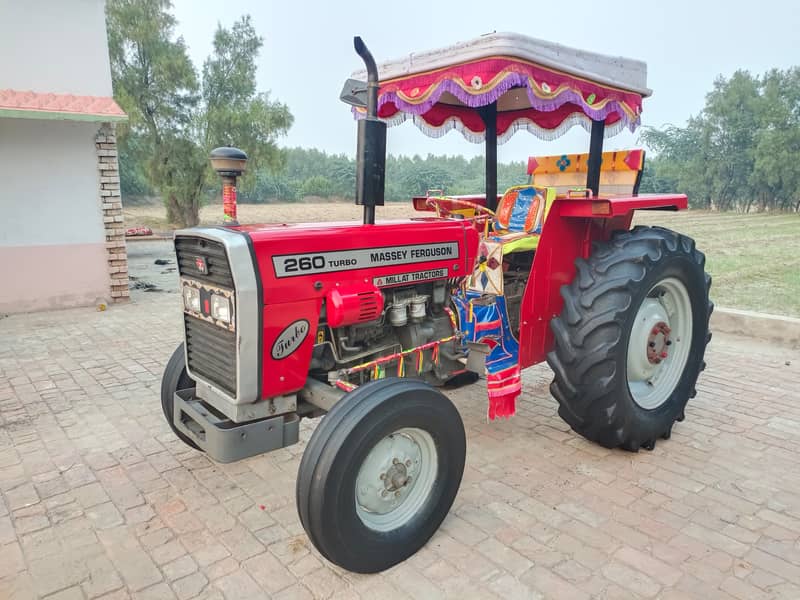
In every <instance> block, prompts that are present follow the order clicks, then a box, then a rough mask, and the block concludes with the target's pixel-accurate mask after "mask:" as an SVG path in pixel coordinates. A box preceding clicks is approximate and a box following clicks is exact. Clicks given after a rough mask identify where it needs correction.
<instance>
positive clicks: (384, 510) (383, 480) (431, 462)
mask: <svg viewBox="0 0 800 600" xmlns="http://www.w3.org/2000/svg"><path fill="white" fill-rule="evenodd" d="M438 470H439V461H438V453H437V451H436V444H435V442H434V440H433V437H432V436H431V434H430V433H428V432H427V431H425V430H423V429H419V428H416V427H406V428H403V429H399V430H397V431H395V432H393V433H391V434H389V435H387V436H386V437H384V438H383V439H381V440H380V441H379V442H378V443H377V444H375V446H373V447H372V449H371V450H370V452H369V454H367V456H366V458H365V459H364V462H362V463H361V467H360V468H359V471H358V476H357V477H356V489H355V502H356V514H357V515H358V517H359V519H361V522H362V523H364V525H366V526H367V527H368V528H370V529H372V530H375V531H391V530H393V529H398V528H400V527H402V526H404V525H405V524H407V523H408V522H409V521H411V520H412V519H413V518H414V516H415V515H416V514H418V513H419V511H420V510H421V509H422V507H423V506H424V505H425V504H426V503H427V502H428V500H429V498H430V495H431V493H432V491H433V484H434V482H435V481H436V476H437V474H438Z"/></svg>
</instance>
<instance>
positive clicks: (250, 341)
mask: <svg viewBox="0 0 800 600" xmlns="http://www.w3.org/2000/svg"><path fill="white" fill-rule="evenodd" d="M175 237H176V238H178V237H197V238H204V239H206V240H211V241H215V242H219V243H221V244H222V245H223V246H224V247H225V251H226V253H227V255H228V261H229V263H230V270H231V275H232V276H233V285H234V298H235V302H236V309H235V311H234V315H235V319H236V396H235V397H231V395H230V394H229V393H228V392H226V391H225V390H222V389H220V388H219V387H218V386H215V385H214V383H213V382H211V381H208V380H207V379H205V378H203V377H202V376H198V375H197V374H195V373H192V372H191V371H189V367H188V356H187V357H186V359H187V372H188V373H189V376H190V377H192V378H193V379H196V380H200V381H202V382H203V383H204V384H206V386H208V388H210V389H211V390H212V391H213V392H214V395H215V396H217V397H218V399H223V400H226V401H228V402H230V403H232V404H248V403H251V402H255V401H256V400H258V398H259V396H260V394H261V390H260V389H259V386H258V381H259V372H258V365H259V356H258V340H259V336H260V335H261V331H260V330H259V325H258V324H259V311H261V310H263V307H261V306H259V302H258V281H257V279H256V273H255V268H256V267H255V265H253V259H252V257H251V256H250V248H249V247H248V244H247V239H246V238H245V236H244V235H243V234H241V233H235V232H233V231H227V230H225V229H223V228H219V229H217V228H211V227H196V228H192V229H181V230H179V231H176V232H175ZM185 336H186V330H185V328H184V338H185ZM184 341H185V339H184ZM186 347H187V345H186V344H184V348H186ZM209 400H212V399H211V398H209ZM212 401H213V400H212Z"/></svg>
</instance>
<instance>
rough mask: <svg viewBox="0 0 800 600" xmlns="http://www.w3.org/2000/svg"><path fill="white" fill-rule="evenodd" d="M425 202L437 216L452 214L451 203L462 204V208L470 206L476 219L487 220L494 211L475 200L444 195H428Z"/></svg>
mask: <svg viewBox="0 0 800 600" xmlns="http://www.w3.org/2000/svg"><path fill="white" fill-rule="evenodd" d="M445 202H446V203H447V204H448V205H449V206H446V205H445V204H444V203H445ZM425 204H426V205H427V206H430V207H431V208H435V209H436V216H437V217H442V216H444V217H449V216H450V215H452V214H453V211H452V210H451V206H452V205H454V204H455V205H456V206H463V207H464V208H471V209H472V210H474V211H475V216H474V217H472V218H473V219H475V220H476V221H479V220H480V221H488V219H493V218H494V217H495V214H494V211H493V210H491V209H489V208H486V207H485V206H483V205H482V204H477V203H475V202H470V201H469V200H462V199H460V198H447V197H446V196H430V197H429V198H428V199H427V200H426V201H425Z"/></svg>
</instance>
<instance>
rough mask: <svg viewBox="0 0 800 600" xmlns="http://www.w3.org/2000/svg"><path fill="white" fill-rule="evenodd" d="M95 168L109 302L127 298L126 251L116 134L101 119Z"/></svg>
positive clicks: (128, 293) (128, 292) (112, 128)
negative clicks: (104, 242) (105, 252)
mask: <svg viewBox="0 0 800 600" xmlns="http://www.w3.org/2000/svg"><path fill="white" fill-rule="evenodd" d="M95 147H96V149H97V168H98V170H99V171H100V202H101V205H102V208H103V223H104V224H105V228H106V251H107V253H108V273H109V275H110V277H111V289H110V290H109V294H110V296H111V301H112V302H124V301H127V300H128V299H129V298H130V291H129V289H128V254H127V251H126V249H125V226H124V223H123V217H122V197H121V196H120V189H119V165H118V163H117V138H116V135H114V126H113V125H111V124H110V123H103V125H102V127H100V130H99V131H98V132H97V137H96V138H95Z"/></svg>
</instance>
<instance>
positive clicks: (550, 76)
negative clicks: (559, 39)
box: [353, 33, 651, 143]
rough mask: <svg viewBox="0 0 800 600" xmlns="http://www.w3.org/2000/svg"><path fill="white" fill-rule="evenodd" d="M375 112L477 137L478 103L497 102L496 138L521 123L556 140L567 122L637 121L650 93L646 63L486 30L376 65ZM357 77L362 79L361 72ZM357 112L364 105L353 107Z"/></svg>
mask: <svg viewBox="0 0 800 600" xmlns="http://www.w3.org/2000/svg"><path fill="white" fill-rule="evenodd" d="M378 74H379V77H380V90H379V92H378V116H379V117H381V118H382V119H384V120H386V121H387V122H388V124H389V125H397V124H400V123H402V122H403V121H405V120H407V119H413V121H414V123H415V124H416V125H417V126H418V127H419V128H420V129H421V130H422V131H423V132H424V133H426V134H427V135H429V136H431V137H439V136H442V135H444V134H445V133H447V132H448V131H450V130H451V129H458V130H459V131H461V133H463V134H464V137H466V138H467V139H468V140H470V141H472V142H481V141H483V140H484V138H485V132H486V125H485V122H484V117H485V115H486V114H489V113H484V117H482V116H481V113H482V112H483V111H482V110H481V107H484V106H489V105H492V103H494V102H497V104H496V106H497V116H496V123H497V138H498V143H502V142H504V141H506V140H507V139H508V138H510V137H511V136H512V135H513V134H514V133H515V132H516V131H518V130H520V129H527V130H528V131H530V132H531V133H533V134H534V135H536V136H538V137H540V138H543V139H548V140H549V139H555V138H557V137H559V136H561V135H562V134H564V133H565V132H566V131H567V130H568V129H570V128H571V127H572V126H573V125H576V124H580V125H582V126H583V127H585V128H586V129H587V130H590V129H591V123H592V121H593V120H597V121H604V122H605V135H606V137H608V136H611V135H614V134H616V133H618V132H619V131H621V130H622V129H623V128H625V127H627V128H628V129H630V130H631V131H634V130H635V129H636V127H638V125H639V124H640V114H641V111H642V98H643V97H646V96H649V95H650V94H651V91H650V90H649V89H648V88H647V65H646V64H645V63H644V62H642V61H638V60H632V59H628V58H621V57H611V56H606V55H603V54H596V53H594V52H587V51H585V50H578V49H575V48H568V47H566V46H562V45H560V44H555V43H552V42H547V41H543V40H538V39H535V38H530V37H527V36H523V35H520V34H515V33H492V34H488V35H484V36H481V37H479V38H477V39H474V40H470V41H467V42H461V43H458V44H455V45H454V46H449V47H447V48H440V49H437V50H431V51H428V52H422V53H414V54H410V55H409V56H407V57H405V58H402V59H399V60H392V61H388V62H385V63H383V64H379V65H378ZM353 77H354V78H356V79H365V78H366V74H365V72H364V71H360V72H357V73H354V74H353ZM354 111H355V113H356V117H363V116H364V114H365V112H364V109H362V108H356V109H354Z"/></svg>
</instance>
